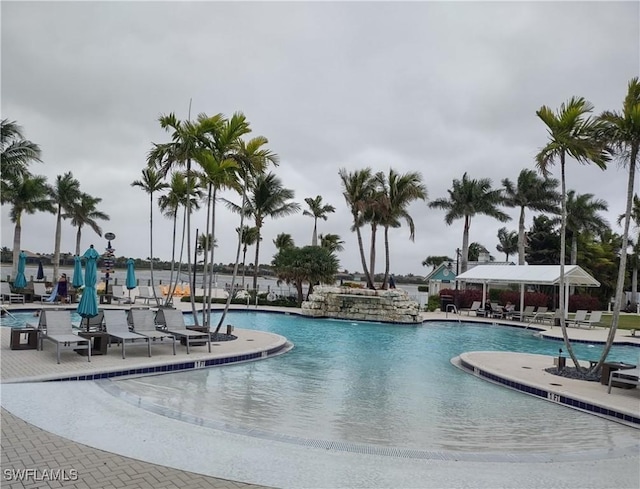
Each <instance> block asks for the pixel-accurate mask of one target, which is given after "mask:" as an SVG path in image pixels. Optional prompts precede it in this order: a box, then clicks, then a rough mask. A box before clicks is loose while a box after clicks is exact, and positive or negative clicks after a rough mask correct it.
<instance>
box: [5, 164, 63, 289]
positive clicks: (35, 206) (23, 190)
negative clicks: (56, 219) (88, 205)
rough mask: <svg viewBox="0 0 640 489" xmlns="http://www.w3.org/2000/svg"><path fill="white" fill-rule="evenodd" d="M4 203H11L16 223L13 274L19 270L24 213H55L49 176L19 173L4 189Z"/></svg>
mask: <svg viewBox="0 0 640 489" xmlns="http://www.w3.org/2000/svg"><path fill="white" fill-rule="evenodd" d="M0 200H1V202H2V204H9V205H10V206H11V209H10V211H9V218H10V219H11V222H13V223H14V224H15V227H14V230H13V276H14V277H15V276H16V273H17V271H18V255H19V254H20V241H21V237H22V215H23V214H34V213H36V212H51V213H52V214H53V213H55V207H54V206H53V203H52V202H51V198H50V196H49V186H48V185H47V178H46V177H44V176H41V175H37V176H31V175H29V174H25V175H17V176H16V177H15V178H11V179H9V180H8V181H7V186H6V189H5V190H3V191H2V194H1V197H0ZM56 277H57V276H56Z"/></svg>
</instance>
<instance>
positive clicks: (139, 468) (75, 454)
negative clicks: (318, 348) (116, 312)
mask: <svg viewBox="0 0 640 489" xmlns="http://www.w3.org/2000/svg"><path fill="white" fill-rule="evenodd" d="M182 305H183V306H185V305H186V306H189V305H188V304H182ZM185 309H186V308H185ZM242 309H243V310H246V308H244V307H243V308H242ZM250 310H255V309H253V308H251V309H250ZM271 310H279V311H283V310H280V309H274V308H271ZM287 312H292V311H290V310H287ZM293 312H294V313H295V312H296V311H293ZM446 316H447V315H445V314H439V313H431V314H427V313H425V314H424V315H423V317H424V319H425V320H455V321H457V320H458V317H457V316H454V317H452V315H451V314H449V315H448V317H446ZM461 319H462V320H463V321H465V320H469V321H476V318H474V317H473V316H471V317H469V318H467V317H466V316H464V315H463V316H462V317H461ZM477 320H478V321H482V322H491V323H493V322H496V321H492V320H490V319H489V320H485V319H483V318H478V319H477ZM500 322H501V323H504V324H507V322H504V321H500ZM5 329H6V328H5ZM245 331H247V330H245ZM559 331H560V328H549V329H548V334H556V332H559ZM2 333H3V334H2V344H1V350H0V353H1V354H2V358H1V362H2V382H3V385H2V399H1V401H2V406H3V411H2V420H3V423H2V434H3V438H2V453H3V459H2V466H3V469H6V468H10V469H20V468H31V469H39V470H40V471H42V470H43V469H57V468H60V469H63V468H65V467H66V468H74V469H76V470H77V471H78V480H77V481H68V482H65V483H64V484H62V485H61V487H91V488H101V487H105V488H106V487H124V488H126V489H129V488H133V487H181V488H182V487H246V486H245V485H244V484H242V483H236V482H232V481H230V480H228V479H231V480H236V481H240V480H241V481H246V482H249V483H258V484H261V485H267V486H276V487H311V486H314V487H318V486H322V487H344V486H346V485H349V486H351V487H381V486H386V487H461V486H469V485H472V486H474V487H498V486H500V487H515V486H518V487H541V486H549V487H550V486H558V485H562V486H563V487H585V486H590V487H638V486H639V485H640V473H639V472H638V470H637V467H638V462H639V455H638V450H637V447H636V450H633V451H631V452H630V453H626V454H622V455H620V454H619V456H616V457H613V458H611V457H609V458H606V457H605V458H603V459H602V460H594V459H592V458H591V459H589V460H584V461H579V460H578V461H566V460H564V461H561V462H547V463H545V464H544V468H541V465H540V462H539V461H535V460H532V461H531V462H529V463H526V462H523V461H519V462H518V465H517V466H518V468H517V470H513V469H512V468H510V467H513V464H512V463H507V462H491V461H487V462H469V461H455V460H437V459H434V460H403V459H398V458H394V459H392V460H391V461H390V462H389V461H388V460H385V457H380V456H376V455H366V454H360V453H345V452H344V451H342V452H341V451H331V450H319V449H317V448H313V447H300V446H286V444H282V443H278V442H275V441H273V440H259V439H256V438H252V437H247V436H240V435H237V434H233V433H224V432H221V431H216V430H211V429H209V428H205V427H201V426H200V427H198V426H194V425H193V424H188V425H187V424H185V423H183V422H181V421H179V420H175V419H168V418H166V417H163V416H159V415H156V414H153V413H149V412H146V411H144V412H142V411H143V410H141V409H138V408H136V407H135V406H131V405H129V404H126V405H125V403H123V402H121V401H120V400H118V399H115V398H113V396H109V395H108V394H106V393H105V392H104V390H103V389H100V388H99V387H97V386H96V383H94V382H63V383H60V382H45V383H41V382H36V381H37V380H39V379H42V375H43V374H42V372H43V370H44V371H45V372H47V371H51V369H54V368H57V367H60V368H64V369H69V368H72V369H73V372H76V373H78V374H80V373H85V374H86V373H88V372H93V371H95V370H92V369H100V368H105V365H107V363H105V362H112V363H109V364H108V367H109V368H121V366H122V365H123V364H126V365H127V366H128V367H129V368H133V367H137V366H141V367H144V366H146V365H150V363H149V362H157V361H158V360H161V358H160V357H162V360H163V361H164V356H163V355H165V354H164V353H156V351H155V350H152V354H153V357H151V358H148V357H146V353H145V352H146V349H144V348H130V349H128V354H127V359H126V360H123V359H122V358H121V357H120V355H119V350H118V351H117V353H118V354H114V353H116V352H115V351H114V352H109V354H108V355H106V356H103V357H94V358H93V359H92V362H91V363H88V362H87V361H86V358H84V357H80V356H79V355H77V354H75V353H69V354H67V355H68V356H69V358H68V359H67V357H64V356H63V359H62V361H61V364H60V365H57V364H56V363H55V351H54V350H53V351H52V350H51V349H47V347H46V346H45V351H44V352H36V351H30V350H25V351H11V350H9V349H8V339H5V336H6V335H5V334H4V333H5V332H4V331H3V332H2ZM234 333H239V338H240V337H242V335H243V334H244V333H243V330H236V332H234ZM254 333H256V332H247V334H249V335H254ZM569 333H570V335H571V336H572V338H573V337H574V334H575V335H576V336H575V337H576V338H578V339H582V340H584V341H601V339H600V338H602V337H604V335H603V333H604V330H601V329H600V330H595V329H594V330H587V329H582V330H581V329H575V328H572V329H570V330H569ZM545 334H547V332H545ZM626 334H628V333H626ZM626 334H621V335H620V338H619V341H621V342H625V343H626V342H635V341H637V340H640V338H638V339H636V338H631V337H630V338H626ZM254 336H255V335H254ZM275 336H277V335H275ZM267 338H268V337H267ZM256 339H258V343H257V344H256ZM266 341H270V340H266ZM227 343H236V344H237V345H242V343H238V342H237V341H233V342H227ZM247 344H248V343H247V342H246V341H245V343H244V345H247ZM249 344H250V345H251V346H250V347H249V349H251V350H255V349H256V348H258V349H259V348H260V347H261V346H260V345H261V339H260V338H254V341H253V342H249ZM267 346H268V345H267ZM114 347H115V345H114ZM216 348H219V350H217V352H216V353H215V355H224V354H225V353H229V352H225V351H224V350H225V349H226V348H232V347H231V346H229V345H225V344H221V345H220V346H219V347H216ZM233 348H237V346H234V347H233ZM169 349H170V347H169ZM204 352H206V348H205V347H199V348H198V347H196V348H194V349H193V351H192V353H191V354H190V355H186V352H185V351H184V347H182V348H179V350H178V355H176V357H178V358H179V360H185V359H188V360H194V361H196V360H197V361H199V360H201V358H202V357H201V356H202V355H204V357H206V356H207V355H208V353H204ZM639 352H640V350H639ZM213 353H214V352H212V354H213ZM240 353H242V352H241V351H240V350H238V349H235V350H234V351H233V352H232V353H230V354H233V355H238V354H240ZM27 354H29V359H28V360H27ZM464 355H467V357H466V360H467V361H468V362H469V363H473V365H474V367H477V368H481V369H483V370H486V371H487V372H495V371H496V370H497V371H499V373H500V375H502V376H504V378H507V379H514V380H517V381H518V382H522V383H527V384H529V383H531V384H533V385H535V383H537V382H540V383H543V384H544V385H548V384H550V383H551V382H550V379H549V378H548V377H547V376H548V375H549V374H547V373H546V372H544V368H546V367H547V366H551V365H552V357H545V356H542V357H541V358H539V359H537V358H530V357H540V356H537V355H521V354H508V355H507V356H504V355H506V354H503V353H496V352H490V353H485V352H473V353H468V354H464ZM501 355H502V356H501ZM509 355H516V357H511V356H509ZM166 356H167V357H168V358H167V361H172V360H175V359H176V357H173V355H171V354H170V353H169V354H167V355H166ZM76 357H77V358H76ZM461 357H462V355H461ZM507 357H508V358H507ZM271 361H277V359H275V360H271ZM40 362H42V363H40ZM72 364H73V365H72ZM523 366H527V367H531V368H528V369H526V368H523ZM5 370H6V375H5ZM65 371H66V370H65ZM58 373H60V372H58ZM553 377H554V378H555V379H562V382H561V384H562V388H563V389H564V390H566V392H567V393H570V394H572V395H576V396H580V397H581V398H584V399H586V400H588V401H589V402H594V403H598V402H605V401H606V402H608V403H613V404H612V405H613V406H614V407H615V408H616V409H620V410H627V411H628V410H631V412H634V405H635V412H636V413H637V412H638V411H639V410H640V389H632V390H624V389H616V388H614V389H613V391H612V393H611V394H607V393H606V389H607V388H606V387H605V386H601V385H600V384H598V383H593V382H590V383H586V382H579V381H573V382H575V383H577V384H576V385H574V384H573V382H565V380H569V379H564V378H560V377H556V376H553ZM584 384H590V385H589V386H584ZM580 386H584V388H582V387H580ZM78 405H80V406H83V407H82V409H78V408H77V406H78ZM70 413H72V415H71V416H70ZM105 427H108V429H107V430H105ZM105 431H106V432H107V433H108V436H105ZM638 433H639V438H640V431H639V432H638ZM196 440H197V441H196ZM82 453H86V454H87V457H85V458H82V457H79V454H82ZM292 464H293V465H295V466H297V467H298V468H299V470H298V472H300V473H299V474H295V472H296V471H294V474H293V475H292V474H291V465H292ZM327 464H328V465H327ZM287 474H288V475H287ZM215 476H218V477H221V479H218V478H215ZM114 481H115V482H117V483H114ZM587 481H588V483H587ZM3 482H4V484H6V487H27V486H28V485H27V484H26V483H25V484H23V483H18V482H14V481H9V480H7V478H6V475H5V476H4V481H3ZM14 484H15V485H14ZM3 487H4V486H3ZM45 487H46V486H45ZM51 487H54V486H51Z"/></svg>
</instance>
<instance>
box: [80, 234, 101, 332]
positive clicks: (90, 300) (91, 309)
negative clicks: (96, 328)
mask: <svg viewBox="0 0 640 489" xmlns="http://www.w3.org/2000/svg"><path fill="white" fill-rule="evenodd" d="M82 257H83V258H84V259H85V263H84V292H82V298H81V299H80V303H79V304H78V309H77V310H78V314H80V316H82V317H83V318H92V317H94V316H97V315H98V294H97V293H96V281H97V280H98V258H99V257H100V255H99V254H98V252H97V251H96V250H95V249H94V248H93V245H91V247H90V248H89V249H88V250H87V251H86V252H85V253H84V255H82ZM87 324H88V321H87Z"/></svg>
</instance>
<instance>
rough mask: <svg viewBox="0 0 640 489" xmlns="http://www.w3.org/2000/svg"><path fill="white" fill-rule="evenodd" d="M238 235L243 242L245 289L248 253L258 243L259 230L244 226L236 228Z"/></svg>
mask: <svg viewBox="0 0 640 489" xmlns="http://www.w3.org/2000/svg"><path fill="white" fill-rule="evenodd" d="M236 233H238V239H240V240H241V241H242V288H243V289H244V279H245V276H246V271H247V267H246V263H247V251H248V249H249V246H253V245H254V244H256V242H257V241H258V238H259V235H258V228H256V227H254V226H243V228H242V229H240V228H236ZM279 236H280V235H279ZM288 236H289V237H291V235H288ZM276 246H277V245H276Z"/></svg>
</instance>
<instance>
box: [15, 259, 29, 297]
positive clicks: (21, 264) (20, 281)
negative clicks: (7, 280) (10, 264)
mask: <svg viewBox="0 0 640 489" xmlns="http://www.w3.org/2000/svg"><path fill="white" fill-rule="evenodd" d="M26 263H27V255H25V254H24V251H21V252H20V254H19V255H18V272H17V273H16V279H15V280H14V281H13V286H14V287H15V288H16V289H24V288H25V287H26V286H27V277H25V276H24V268H25V265H26Z"/></svg>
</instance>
